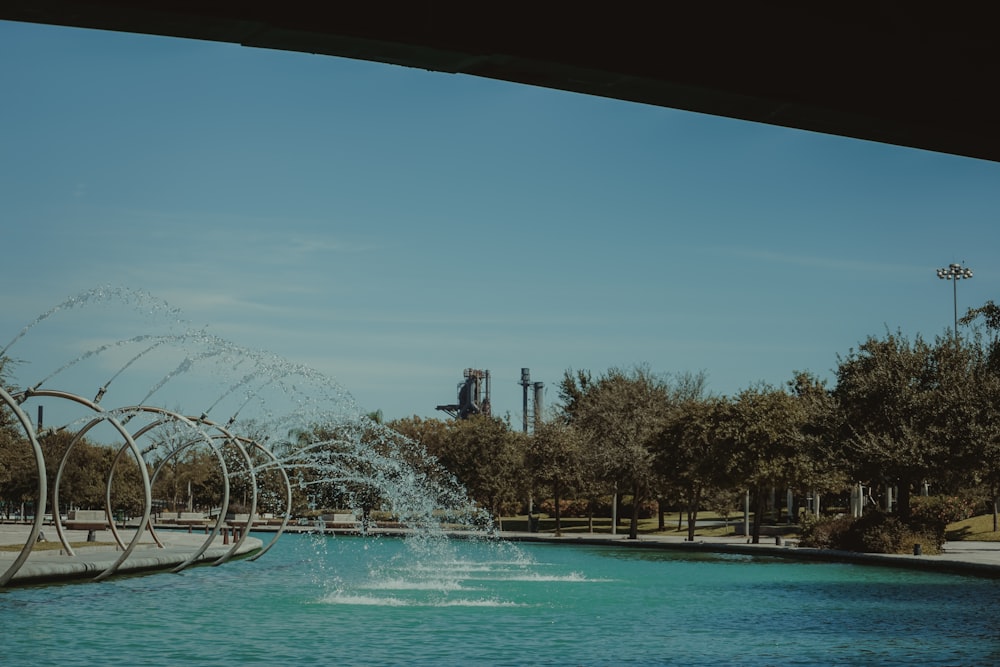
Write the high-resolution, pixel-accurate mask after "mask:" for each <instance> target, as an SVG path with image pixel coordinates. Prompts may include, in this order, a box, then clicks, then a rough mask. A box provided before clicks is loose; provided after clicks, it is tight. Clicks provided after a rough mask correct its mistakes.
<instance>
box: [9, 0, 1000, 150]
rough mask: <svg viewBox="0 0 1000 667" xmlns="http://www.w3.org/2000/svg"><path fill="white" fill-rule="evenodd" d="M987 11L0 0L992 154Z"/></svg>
mask: <svg viewBox="0 0 1000 667" xmlns="http://www.w3.org/2000/svg"><path fill="white" fill-rule="evenodd" d="M988 6H989V5H988V3H982V4H975V5H973V4H972V3H935V4H934V5H930V4H927V3H912V2H903V1H892V2H878V1H876V0H872V1H871V2H867V3H813V2H803V1H802V0H798V1H788V2H763V1H756V2H754V1H747V0H744V1H742V2H687V3H680V2H676V3H675V2H669V1H667V0H663V1H659V2H652V1H650V2H641V3H640V2H632V3H629V2H626V3H583V2H572V3H569V2H551V1H546V0H536V1H535V2H531V3H525V2H455V1H452V2H433V1H426V2H418V1H411V2H375V1H370V2H342V1H341V0H325V1H316V2H300V1H295V0H283V1H281V2H278V1H275V2H269V3H260V2H249V1H248V2H238V1H237V2H218V1H216V2H213V1H210V0H203V1H196V2H193V1H179V0H171V1H169V2H165V1H161V0H143V1H142V2H139V1H136V0H131V1H128V2H124V1H117V2H116V1H110V0H109V1H99V0H93V1H91V0H62V1H59V0H18V1H7V0H2V1H0V19H10V20H16V21H30V22H35V23H47V24H55V25H66V26H77V27H85V28H97V29H102V30H116V31H125V32H134V33H147V34H154V35H168V36H176V37H186V38H194V39H206V40H214V41H220V42H233V43H238V44H244V45H246V46H254V47H263V48H271V49H282V50H291V51H302V52H307V53H319V54H328V55H334V56H344V57H348V58H358V59H364V60H371V61H378V62H385V63H393V64H397V65H405V66H408V67H417V68H422V69H428V70H435V71H441V72H460V73H464V74H470V75H475V76H483V77H489V78H493V79H502V80H507V81H515V82H520V83H526V84H532V85H538V86H545V87H549V88H557V89H563V90H569V91H576V92H580V93H586V94H590V95H600V96H605V97H613V98H618V99H623V100H631V101H635V102H642V103H646V104H654V105H660V106H665V107H673V108H677V109H686V110H690V111H697V112H702V113H707V114H714V115H719V116H728V117H732V118H739V119H743V120H750V121H757V122H762V123H770V124H773V125H783V126H788V127H794V128H800V129H805V130H812V131H816V132H824V133H828V134H836V135H843V136H848V137H856V138H860V139H868V140H873V141H880V142H886V143H890V144H898V145H902V146H911V147H915V148H922V149H927V150H932V151H940V152H944V153H953V154H956V155H964V156H970V157H976V158H982V159H986V160H994V161H996V160H1000V131H998V123H1000V103H998V101H997V100H998V99H1000V96H998V95H996V94H995V93H992V92H990V91H991V87H992V86H993V85H994V84H995V82H996V81H997V80H998V77H997V74H998V69H1000V68H998V65H1000V40H998V39H997V38H996V27H995V26H996V24H995V21H994V20H993V13H994V12H993V11H990V10H988V9H986V8H987V7H988Z"/></svg>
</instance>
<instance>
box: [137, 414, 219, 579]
mask: <svg viewBox="0 0 1000 667" xmlns="http://www.w3.org/2000/svg"><path fill="white" fill-rule="evenodd" d="M130 410H131V411H137V412H139V411H141V412H151V413H157V414H161V415H163V416H164V419H161V420H158V421H155V422H152V423H151V424H147V425H146V426H144V427H143V428H141V429H139V430H138V431H136V433H135V436H134V437H135V438H140V437H142V436H143V435H145V434H146V433H148V432H149V431H151V430H152V429H154V428H156V427H158V426H161V425H163V424H165V423H167V420H169V419H176V420H178V421H181V422H182V423H184V424H187V425H189V426H191V427H193V428H195V429H197V430H199V431H200V430H201V429H199V428H198V426H197V423H196V422H194V421H192V420H191V419H188V418H187V417H185V416H184V415H181V414H178V413H176V412H173V411H171V410H166V409H164V408H156V407H151V406H131V407H128V408H123V409H122V411H130ZM203 435H204V440H205V442H207V443H208V445H209V446H210V447H211V448H212V451H213V452H215V455H216V457H217V458H218V459H219V466H220V467H221V468H222V510H221V511H220V512H219V519H218V520H217V521H216V522H215V526H213V527H212V531H211V532H210V533H209V535H208V537H206V538H205V541H204V542H203V543H202V544H201V546H200V547H199V548H198V549H196V550H195V551H194V553H193V554H192V555H191V556H189V557H188V558H187V559H185V560H184V562H182V563H181V564H180V565H177V566H176V567H174V568H173V569H171V570H170V571H171V572H174V573H176V572H180V571H181V570H183V569H185V568H187V567H188V566H189V565H191V564H192V563H194V562H195V561H197V560H198V558H200V557H201V555H202V554H203V553H205V551H206V550H207V549H208V547H209V546H210V545H211V544H212V542H213V541H214V540H215V538H216V537H218V535H219V530H220V529H221V528H222V524H223V522H224V521H225V520H226V512H227V511H228V509H229V468H228V466H226V460H225V457H224V456H223V455H222V450H221V449H220V448H219V447H218V446H217V445H216V443H215V442H214V439H213V438H212V437H211V436H209V435H208V434H207V433H203ZM198 442H199V441H198V440H192V441H190V442H187V443H185V444H183V445H181V446H179V447H176V448H174V449H173V450H172V451H171V452H170V453H169V454H168V455H167V456H166V457H165V458H164V459H163V460H162V461H160V463H159V465H157V466H156V469H155V470H154V471H153V475H152V478H151V482H150V485H151V486H152V482H153V481H155V480H156V478H157V477H158V476H159V474H160V471H161V470H163V467H164V466H165V465H166V464H167V462H168V461H170V459H172V458H174V457H175V456H177V455H178V454H180V453H181V452H182V451H183V450H185V449H187V448H188V447H193V446H194V445H196V444H198ZM154 539H156V540H157V544H159V543H160V542H159V539H158V538H156V537H155V536H154Z"/></svg>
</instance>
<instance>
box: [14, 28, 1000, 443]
mask: <svg viewBox="0 0 1000 667" xmlns="http://www.w3.org/2000/svg"><path fill="white" fill-rule="evenodd" d="M0 91H2V104H0V147H2V149H0V207H2V208H0V210H2V217H0V220H2V226H0V234H2V235H0V239H2V240H0V248H2V249H3V252H2V255H3V260H2V262H3V264H2V265H3V268H4V282H5V287H4V289H3V290H2V292H0V347H2V346H3V345H5V344H6V343H7V342H8V341H11V340H12V339H15V338H16V337H18V336H19V335H20V333H21V332H24V333H23V335H21V337H20V338H17V339H16V343H15V344H14V345H11V346H10V347H9V348H8V352H7V353H8V355H9V356H11V357H12V358H14V359H16V360H17V361H18V364H17V367H16V376H15V378H14V380H15V382H19V383H21V385H20V386H34V385H35V383H36V382H38V381H40V380H42V379H43V378H45V377H47V376H49V374H50V373H51V372H52V371H53V370H55V369H58V368H59V367H60V366H61V365H62V364H64V363H66V362H69V361H70V360H72V359H74V358H76V357H77V356H78V355H81V354H85V353H86V352H87V351H88V350H94V349H97V348H100V347H101V346H108V345H110V344H111V343H112V342H113V341H121V340H125V339H129V338H130V337H135V336H139V335H151V334H155V333H157V332H165V331H168V330H169V331H179V330H181V329H185V328H190V330H197V331H200V332H203V333H204V334H205V335H206V336H212V337H217V338H219V339H224V340H226V341H231V342H232V343H233V344H234V345H235V346H237V347H238V348H239V349H247V350H253V351H254V354H258V355H265V354H267V355H271V354H273V355H275V356H276V357H278V358H280V359H283V360H287V361H288V363H289V364H294V365H296V367H302V368H307V369H310V370H311V371H315V373H317V374H320V375H322V376H323V377H324V378H329V379H330V381H331V383H332V384H335V385H336V386H337V387H339V388H341V389H342V390H343V395H345V396H347V397H349V398H345V400H353V402H354V403H355V404H356V405H357V406H359V407H360V408H361V409H363V410H365V411H374V410H381V411H382V412H383V414H384V416H385V418H386V419H394V418H401V417H409V416H412V415H417V416H420V417H439V418H447V416H446V415H445V414H444V413H443V412H440V411H437V410H436V409H435V408H436V406H437V405H440V404H447V403H453V402H455V401H456V387H457V384H458V383H459V382H460V381H461V379H462V373H463V370H464V369H466V368H476V369H484V370H489V371H490V373H491V377H492V405H493V413H494V414H496V415H500V416H504V415H509V416H510V418H511V420H512V421H513V423H514V424H519V423H520V421H521V419H522V389H521V386H520V384H519V381H520V377H521V369H522V368H529V369H530V373H531V380H532V381H537V382H543V383H544V386H545V394H544V401H545V405H546V407H551V406H552V405H553V404H555V403H556V402H557V401H558V383H559V381H560V379H561V378H562V377H563V375H564V373H566V372H567V371H569V370H572V371H576V370H589V371H590V372H592V373H593V374H594V375H599V374H601V373H603V372H605V371H607V370H608V369H609V368H613V367H616V368H623V369H629V368H633V367H635V366H637V365H643V366H647V367H648V368H649V369H650V370H652V371H654V372H656V373H663V374H666V375H669V374H678V373H686V372H704V373H705V374H706V375H707V378H708V387H709V389H710V390H711V391H712V392H714V393H717V394H726V395H733V394H736V393H737V392H739V391H740V390H742V389H745V388H747V387H750V386H753V385H756V384H758V383H768V384H771V385H774V386H781V385H783V384H784V383H785V382H786V381H787V380H789V379H790V378H791V377H792V375H793V373H794V372H795V371H810V372H812V373H814V374H815V375H817V376H819V377H820V378H824V379H827V380H828V381H830V382H832V380H833V379H834V377H835V374H834V373H835V368H836V365H837V360H838V357H842V356H844V355H846V354H848V353H849V352H850V350H851V349H852V348H856V347H857V345H858V344H859V343H861V342H862V341H864V340H865V339H866V338H867V337H869V336H873V335H874V336H881V335H883V334H885V333H886V331H896V330H899V331H901V332H903V333H905V334H906V335H908V336H911V337H912V336H916V335H921V336H924V337H926V338H930V339H933V337H935V336H938V335H943V334H947V333H948V331H949V330H950V327H951V326H952V321H953V305H954V304H953V296H954V293H953V288H954V287H955V286H954V285H953V284H951V283H950V282H948V281H943V280H939V279H938V278H937V277H936V275H935V271H936V269H937V268H940V267H944V266H947V265H948V264H950V263H952V262H960V263H963V262H964V263H965V264H966V265H967V266H969V267H970V268H972V269H973V271H974V274H975V275H974V277H973V278H972V279H971V280H964V281H961V282H960V283H959V284H958V285H957V303H958V308H959V313H960V314H961V313H963V312H964V311H965V309H967V308H969V307H973V306H978V305H982V304H983V303H984V302H985V301H986V300H988V299H997V298H998V297H1000V294H998V293H997V288H998V279H1000V273H998V267H997V262H996V259H997V253H998V251H1000V244H998V241H1000V225H998V224H996V223H997V220H996V217H997V210H998V208H1000V187H998V184H1000V183H998V178H1000V165H998V164H995V163H992V162H986V161H981V160H973V159H969V158H962V157H956V156H949V155H943V154H937V153H932V152H928V151H922V150H916V149H909V148H901V147H895V146H889V145H883V144H877V143H872V142H865V141H859V140H854V139H847V138H841V137H834V136H827V135H821V134H816V133H810V132H805V131H799V130H792V129H787V128H780V127H772V126H767V125H762V124H755V123H749V122H745V121H738V120H732V119H726V118H718V117H713V116H707V115H702V114H696V113H690V112H684V111H678V110H673V109H665V108H660V107H653V106H646V105H641V104H635V103H630V102H622V101H617V100H609V99H603V98H598V97H591V96H585V95H580V94H575V93H568V92H561V91H555V90H548V89H543V88H535V87H530V86H525V85H519V84H512V83H504V82H497V81H491V80H487V79H480V78H476V77H471V76H465V75H454V74H443V73H434V72H427V71H423V70H417V69H410V68H404V67H399V66H392V65H384V64H378V63H370V62H364V61H354V60H349V59H342V58H334V57H328V56H318V55H309V54H301V53H286V52H280V51H271V50H264V49H253V48H246V47H241V46H237V45H231V44H218V43H211V42H200V41H193V40H183V39H175V38H162V37H153V36H145V35H130V34H121V33H111V32H101V31H93V30H82V29H74V28H62V27H51V26H40V25H32V24H21V23H12V22H2V21H0ZM94 290H107V293H111V294H114V295H116V296H115V297H114V298H110V299H105V300H103V301H102V303H101V304H99V305H97V306H94V307H91V306H90V304H89V301H88V303H87V304H84V305H74V306H73V307H72V308H63V309H60V310H59V311H57V312H55V313H54V314H53V315H51V316H49V317H42V316H43V315H44V314H45V313H47V312H48V311H49V310H50V309H52V308H55V307H56V306H58V305H59V304H62V303H65V302H66V301H67V300H68V299H72V298H73V297H74V295H77V294H80V293H90V294H93V293H94ZM102 293H105V292H102ZM134 294H143V295H148V296H144V297H141V298H140V297H135V296H128V295H134ZM154 304H155V305H154ZM126 313H127V315H126ZM164 313H167V314H166V315H163V314H164ZM137 314H138V315H137ZM134 316H136V317H138V316H141V318H142V320H143V324H142V327H143V328H141V329H140V328H136V327H135V326H134V322H132V319H134ZM40 317H42V319H41V320H40V321H39V322H38V324H37V325H35V326H33V327H31V328H30V329H29V330H27V331H25V327H27V326H28V325H29V324H31V323H32V322H34V321H35V320H36V319H38V318H40ZM158 317H159V318H160V319H161V320H163V319H164V318H165V319H166V320H168V321H167V322H166V323H164V322H162V321H161V322H160V323H151V322H150V321H149V320H155V319H157V318H158ZM130 318H131V319H130ZM126 320H128V321H127V323H126ZM179 322H182V323H183V324H178V323H179ZM158 327H161V328H158ZM185 330H187V329H185ZM140 331H141V332H143V333H137V332H140ZM177 340H178V341H180V342H178V344H177V345H178V347H179V348H180V351H181V353H183V354H191V349H187V350H186V351H185V349H184V347H185V345H188V344H190V345H194V344H193V343H185V342H183V341H184V340H190V338H189V337H188V338H185V337H184V336H181V337H179V338H178V339H177ZM124 347H125V346H122V349H118V348H117V347H115V348H114V349H112V350H111V352H109V353H107V354H102V355H97V356H98V357H100V358H101V360H100V362H99V363H96V364H90V365H88V366H87V368H86V369H85V368H83V366H84V364H79V365H74V366H73V369H72V372H73V373H76V374H75V375H74V374H72V373H70V372H67V373H65V374H62V375H60V374H57V375H56V376H55V378H53V379H52V380H51V381H48V382H47V383H46V385H45V386H47V387H48V386H52V387H61V388H68V387H76V386H77V385H76V384H75V383H80V384H79V386H80V387H83V388H82V389H79V391H80V392H82V393H87V392H91V391H92V389H93V388H95V387H97V386H99V385H100V384H101V383H103V382H105V380H106V379H107V377H108V375H109V374H110V373H113V372H115V369H116V368H121V367H122V365H123V360H127V358H130V355H131V354H132V353H131V352H126V350H125V349H124ZM151 356H152V355H151ZM220 358H221V359H224V360H225V361H224V363H223V362H218V359H220ZM216 360H217V362H218V363H219V366H216V367H213V368H215V369H216V370H214V371H213V373H218V370H217V369H218V367H220V366H221V365H224V364H229V365H230V366H232V367H234V368H235V367H238V366H240V363H239V362H238V361H236V360H234V359H233V357H232V355H222V357H217V358H216ZM89 361H92V360H89ZM150 361H151V362H152V359H150ZM158 363H160V366H159V368H158V369H157V368H153V369H152V370H149V372H151V373H152V375H148V376H145V377H140V373H139V372H138V365H136V369H137V372H136V373H134V374H132V375H131V376H129V373H125V374H123V377H124V378H126V379H123V380H122V381H120V382H119V384H120V385H121V389H118V387H119V384H116V385H115V388H116V389H117V390H118V391H119V392H120V393H119V395H118V397H117V400H119V401H121V402H120V403H118V404H124V403H127V402H129V400H131V401H132V402H134V401H135V400H137V399H135V398H134V397H136V396H144V395H145V394H146V390H148V389H149V388H150V386H151V384H150V380H149V378H150V377H155V376H156V373H157V372H160V375H162V374H164V373H170V372H172V371H173V370H174V368H175V365H176V364H175V362H174V361H172V360H164V361H162V362H158ZM150 366H155V364H154V363H150ZM147 370H148V369H147ZM233 372H234V373H235V374H237V375H238V373H239V372H241V371H235V370H234V371H233ZM235 376H236V375H234V377H235ZM116 382H118V381H116ZM130 382H131V384H129V383H130ZM226 382H228V381H221V380H220V383H221V384H220V385H219V386H228V385H227V384H226ZM189 385H194V386H198V383H189ZM202 387H204V383H202ZM67 390H69V389H67ZM74 390H75V389H74ZM169 390H170V386H169V385H168V386H166V387H164V388H163V390H162V393H160V394H157V396H156V399H157V400H158V401H160V402H161V403H163V404H168V405H169V407H174V406H177V407H182V408H183V409H184V410H186V411H188V412H196V411H199V410H202V409H203V408H201V407H199V405H205V404H207V403H210V402H211V401H212V400H213V399H212V398H211V397H212V395H213V394H212V390H207V389H206V390H205V391H204V393H203V394H202V393H199V391H198V390H196V389H193V388H191V386H188V387H187V388H182V387H181V385H178V387H177V389H176V390H175V391H174V393H172V394H171V393H170V391H169ZM214 391H216V392H217V391H218V389H217V388H216V389H215V390H214ZM335 393H336V392H335ZM338 395H339V394H338ZM126 396H127V397H126ZM325 396H326V394H324V397H325ZM323 400H325V398H324V399H323Z"/></svg>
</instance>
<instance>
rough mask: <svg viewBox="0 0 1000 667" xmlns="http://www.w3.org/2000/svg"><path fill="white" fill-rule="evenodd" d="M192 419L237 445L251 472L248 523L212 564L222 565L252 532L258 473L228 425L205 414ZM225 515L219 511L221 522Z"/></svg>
mask: <svg viewBox="0 0 1000 667" xmlns="http://www.w3.org/2000/svg"><path fill="white" fill-rule="evenodd" d="M192 421H195V422H196V423H199V424H204V425H205V426H209V427H211V428H214V429H216V430H217V431H219V433H221V434H222V436H223V438H224V439H225V442H226V443H232V444H233V445H235V446H236V449H237V450H238V451H239V452H240V454H241V455H242V456H243V461H244V463H246V465H247V472H249V473H250V489H251V494H250V513H249V515H248V516H247V522H246V524H244V526H243V530H242V531H241V532H240V537H239V539H237V540H234V541H233V546H232V547H231V548H230V549H229V551H227V552H226V553H225V554H223V555H222V556H221V557H220V558H219V559H218V560H216V561H214V562H213V563H212V565H222V564H223V563H225V562H226V561H228V560H229V559H231V558H232V557H233V556H235V555H236V552H237V551H238V550H239V548H240V547H241V546H243V543H244V542H245V541H246V539H247V536H248V535H249V534H250V529H251V527H252V526H253V518H254V516H255V515H256V514H257V474H256V473H255V472H254V469H253V461H252V460H251V459H250V454H249V453H248V452H247V450H246V448H245V447H244V446H243V443H242V442H241V441H240V440H241V439H240V438H237V437H236V436H234V435H233V434H232V433H230V432H229V430H228V429H227V428H226V427H224V426H220V425H219V424H216V423H215V422H213V421H211V420H210V419H208V417H206V416H205V415H202V416H200V417H198V418H197V419H193V420H192ZM224 516H225V515H224V513H222V512H220V513H219V523H220V524H221V523H222V521H223V520H224Z"/></svg>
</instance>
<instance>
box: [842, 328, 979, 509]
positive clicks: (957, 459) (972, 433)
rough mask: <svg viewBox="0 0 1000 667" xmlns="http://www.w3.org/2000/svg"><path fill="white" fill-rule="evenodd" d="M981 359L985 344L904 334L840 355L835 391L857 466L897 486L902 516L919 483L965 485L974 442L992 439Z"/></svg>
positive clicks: (871, 341) (865, 476) (860, 474)
mask: <svg viewBox="0 0 1000 667" xmlns="http://www.w3.org/2000/svg"><path fill="white" fill-rule="evenodd" d="M983 361H984V358H983V356H982V354H981V348H980V347H979V346H976V345H969V344H967V343H966V342H964V341H961V340H959V341H956V340H954V339H952V338H951V337H939V338H938V339H937V340H936V342H935V343H934V344H930V343H927V342H926V341H924V340H923V339H922V338H920V337H919V336H918V337H916V338H915V339H914V340H913V341H912V342H911V341H909V340H908V339H906V338H905V337H904V336H903V335H902V334H899V333H896V334H892V333H889V334H887V335H886V336H885V337H884V338H881V339H878V338H873V337H872V338H869V339H867V340H866V341H865V342H864V343H862V344H861V345H860V346H859V348H858V350H857V351H854V350H852V351H851V352H850V354H848V356H847V357H846V358H844V359H841V360H840V363H839V365H838V369H837V388H836V397H837V400H838V402H839V405H840V408H841V410H842V412H843V416H844V427H845V434H844V438H843V441H844V443H845V444H846V446H847V448H848V455H849V457H850V459H851V460H852V461H853V462H854V472H855V474H856V475H857V478H859V479H869V480H873V481H875V480H881V481H882V482H883V483H884V484H886V485H888V486H895V487H896V488H897V489H898V502H897V513H898V514H899V517H900V519H902V520H903V521H907V520H909V518H910V497H911V493H912V490H913V489H914V488H915V487H916V486H917V485H918V484H920V483H921V482H925V481H930V480H934V481H935V482H936V483H938V484H940V485H942V486H945V487H952V488H954V487H955V486H956V485H958V484H961V483H962V480H963V479H964V478H965V476H966V474H967V473H968V472H969V470H970V466H971V465H972V461H973V460H974V458H975V456H974V455H972V453H971V451H970V445H972V446H974V447H979V446H981V444H982V442H983V440H984V438H985V439H987V440H988V439H989V436H988V435H986V433H987V432H988V430H989V428H990V427H989V426H988V425H987V424H986V423H985V421H988V419H989V418H988V415H989V414H990V413H989V412H986V411H985V407H986V406H985V404H984V403H983V401H982V395H981V391H980V387H981V386H982V384H983V382H982V379H981V377H980V376H981V373H982V370H983V366H984V363H983Z"/></svg>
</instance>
